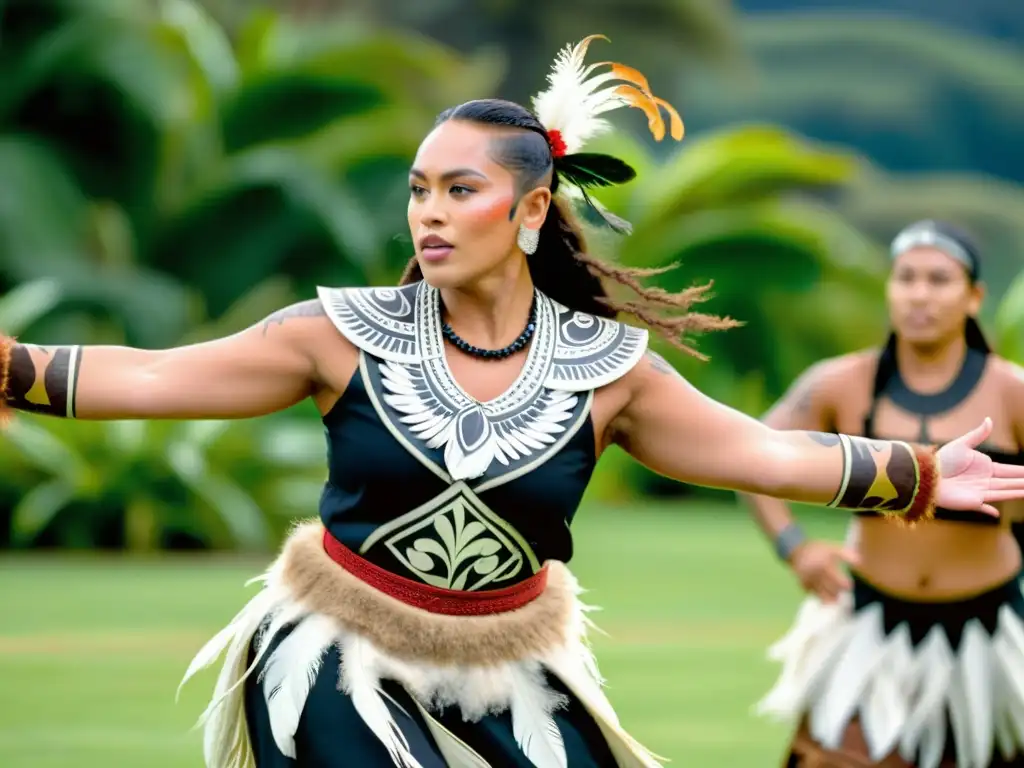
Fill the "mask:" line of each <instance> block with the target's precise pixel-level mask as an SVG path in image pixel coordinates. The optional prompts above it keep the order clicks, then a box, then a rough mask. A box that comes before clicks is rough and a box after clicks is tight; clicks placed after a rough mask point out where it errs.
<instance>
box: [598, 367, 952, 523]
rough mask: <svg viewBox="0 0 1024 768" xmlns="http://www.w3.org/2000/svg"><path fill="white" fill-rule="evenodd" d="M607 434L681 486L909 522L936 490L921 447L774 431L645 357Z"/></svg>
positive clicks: (930, 462)
mask: <svg viewBox="0 0 1024 768" xmlns="http://www.w3.org/2000/svg"><path fill="white" fill-rule="evenodd" d="M631 384H632V390H631V393H630V400H629V402H628V404H627V405H626V407H625V408H624V409H623V411H622V412H621V413H620V414H619V415H618V417H617V418H616V419H615V422H614V423H613V425H612V430H613V438H614V439H615V441H616V442H617V443H619V444H620V445H621V446H622V447H623V448H625V450H627V451H628V452H629V453H630V454H632V455H633V456H634V457H635V458H637V459H638V460H640V461H641V462H643V463H644V464H645V465H647V466H648V467H650V468H651V469H653V470H654V471H656V472H659V473H661V474H663V475H666V476H668V477H671V478H674V479H676V480H680V481H683V482H688V483H693V484H696V485H704V486H709V487H716V488H729V489H732V490H737V491H741V492H745V493H753V494H764V495H768V496H774V497H776V498H780V499H788V500H790V501H801V502H806V503H810V504H818V505H827V506H833V507H843V508H847V509H877V510H880V511H885V512H891V513H894V514H900V515H902V516H905V517H908V518H911V519H913V518H916V517H918V516H920V515H922V514H925V513H927V512H930V511H931V507H932V506H933V500H934V499H933V495H934V490H935V487H936V486H937V484H938V483H937V479H938V478H937V472H936V461H935V458H934V455H933V453H932V452H931V451H929V450H927V449H925V448H920V447H915V446H910V445H908V444H906V443H900V442H892V441H885V440H866V439H864V438H859V437H851V436H848V435H835V434H827V433H823V432H819V431H814V430H798V431H781V430H776V429H772V428H770V427H768V426H767V425H765V424H762V423H761V422H759V421H757V420H756V419H753V418H750V417H748V416H746V415H744V414H742V413H739V412H738V411H735V410H733V409H731V408H729V407H727V406H725V405H722V404H721V403H718V402H715V401H714V400H712V399H710V398H708V397H706V396H704V395H703V394H702V393H701V392H699V391H698V390H697V389H696V388H694V387H693V386H692V385H690V384H689V383H688V382H687V381H685V380H684V379H683V378H682V377H681V376H679V375H678V374H677V373H676V372H675V371H674V370H673V369H672V368H671V366H669V364H668V363H667V362H665V361H664V360H663V359H661V358H660V357H659V356H657V355H655V354H654V353H648V356H647V358H646V359H645V360H643V361H642V362H641V363H640V364H639V365H638V366H637V368H636V369H635V370H634V372H633V374H632V375H631Z"/></svg>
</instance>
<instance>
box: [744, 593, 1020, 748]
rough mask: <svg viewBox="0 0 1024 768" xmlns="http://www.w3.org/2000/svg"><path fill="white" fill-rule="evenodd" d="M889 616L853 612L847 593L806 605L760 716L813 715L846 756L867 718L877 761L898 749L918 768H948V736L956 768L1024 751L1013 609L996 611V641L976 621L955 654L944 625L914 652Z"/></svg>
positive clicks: (814, 732) (779, 653)
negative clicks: (850, 735)
mask: <svg viewBox="0 0 1024 768" xmlns="http://www.w3.org/2000/svg"><path fill="white" fill-rule="evenodd" d="M882 611H883V606H882V604H881V603H879V602H872V603H869V604H867V605H865V606H864V607H862V608H861V609H860V610H857V611H854V610H853V596H852V595H851V594H849V593H847V594H844V595H842V596H841V597H840V599H839V600H838V601H837V602H836V603H832V604H825V603H822V602H821V601H820V600H818V599H817V598H815V597H809V598H807V599H806V600H805V601H804V602H803V604H802V606H801V607H800V610H799V612H798V614H797V617H796V620H795V622H794V624H793V626H792V627H791V629H790V631H789V632H788V633H787V634H786V635H785V636H784V637H783V638H782V639H781V640H779V641H778V642H777V643H776V644H775V645H773V646H772V647H771V648H770V649H769V658H771V659H773V660H774V661H777V662H780V663H781V664H782V672H781V675H780V676H779V678H778V680H777V681H776V684H775V686H774V687H773V688H772V689H771V691H769V693H768V694H767V695H766V696H765V698H764V699H762V700H761V701H760V702H759V704H758V705H757V711H758V712H759V713H760V714H762V715H765V716H768V717H772V718H775V719H781V720H786V721H789V722H794V721H797V720H799V719H801V718H803V717H806V718H807V727H808V729H809V731H810V735H811V737H812V738H813V739H814V740H815V741H816V742H817V743H818V744H819V745H821V746H822V747H824V748H825V749H838V748H839V746H840V744H841V743H842V738H843V734H844V732H845V731H846V729H847V726H848V725H849V724H850V721H851V720H852V719H853V718H854V717H856V718H859V720H860V725H861V729H862V731H863V733H864V736H865V739H866V741H867V744H868V749H869V751H870V758H871V759H872V760H876V761H877V760H881V759H882V758H883V757H885V756H887V755H890V754H892V753H893V751H897V752H898V754H899V755H900V756H901V757H902V758H903V759H904V760H908V761H911V762H912V761H914V760H915V759H916V760H917V762H916V765H917V766H918V768H937V767H938V766H939V765H940V762H941V761H942V757H943V753H944V751H945V749H946V741H947V737H949V736H952V738H953V739H954V741H955V744H956V748H957V757H958V759H957V766H958V768H986V766H988V765H989V763H990V761H991V760H992V759H993V757H994V755H996V754H997V753H999V754H1001V755H1002V757H1003V759H1006V760H1009V759H1011V758H1013V757H1015V756H1016V755H1018V754H1020V753H1022V752H1024V621H1022V620H1021V616H1020V615H1019V614H1018V612H1017V611H1015V610H1014V608H1013V607H1012V606H1011V605H1009V604H1004V605H1002V606H1000V607H999V608H998V618H997V625H996V630H995V632H994V633H992V634H989V632H988V630H987V629H986V628H985V626H983V624H982V622H981V621H979V620H978V619H977V618H971V619H968V620H967V622H966V624H964V627H963V634H962V637H961V640H960V643H959V647H958V648H957V649H955V650H954V648H953V647H952V646H951V645H950V642H949V639H948V637H947V634H946V631H945V630H944V629H943V627H942V626H941V625H938V624H936V625H934V626H932V627H931V628H930V629H929V630H928V631H927V633H926V634H925V636H924V639H923V640H922V641H921V642H919V643H918V644H917V645H916V647H915V646H914V644H913V643H912V642H911V635H910V631H909V628H908V625H907V623H906V622H902V623H899V624H897V625H896V626H895V629H894V630H893V631H891V632H889V633H888V634H886V632H885V629H884V624H883V613H882ZM891 618H893V617H890V619H891ZM890 625H891V622H890ZM947 731H950V732H947Z"/></svg>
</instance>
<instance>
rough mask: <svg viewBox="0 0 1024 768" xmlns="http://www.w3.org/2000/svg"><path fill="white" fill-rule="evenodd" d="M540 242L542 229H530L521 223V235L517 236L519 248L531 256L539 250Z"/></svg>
mask: <svg viewBox="0 0 1024 768" xmlns="http://www.w3.org/2000/svg"><path fill="white" fill-rule="evenodd" d="M538 243H540V230H539V229H530V228H529V227H525V226H523V225H522V224H520V225H519V235H518V236H517V237H516V244H517V245H518V246H519V250H521V251H522V252H523V253H525V254H526V255H527V256H529V255H530V254H532V253H536V252H537V245H538Z"/></svg>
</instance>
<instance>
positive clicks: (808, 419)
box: [740, 362, 835, 557]
mask: <svg viewBox="0 0 1024 768" xmlns="http://www.w3.org/2000/svg"><path fill="white" fill-rule="evenodd" d="M830 372H831V366H830V363H828V362H824V363H819V364H817V365H814V366H812V367H811V368H809V369H807V370H806V371H805V372H804V373H803V374H802V375H801V376H800V377H799V378H798V379H797V380H796V381H795V382H794V383H793V385H792V386H791V387H790V388H789V390H788V391H787V392H786V394H785V395H783V397H782V399H781V400H779V402H778V403H776V404H775V406H774V407H772V409H771V410H770V411H768V413H767V414H765V416H764V417H763V418H762V419H761V421H762V422H763V423H764V424H765V425H767V426H769V427H771V428H772V429H787V430H799V429H803V430H809V431H815V432H831V431H832V430H833V425H834V423H835V412H834V410H833V404H832V402H831V399H830V398H829V392H828V390H827V389H826V388H825V385H826V382H827V379H828V377H829V373H830ZM740 497H741V498H742V499H743V501H744V502H745V503H746V504H747V505H749V506H750V508H751V512H752V514H753V516H754V519H755V520H756V521H757V524H758V526H759V527H760V528H761V530H762V531H763V532H764V535H765V536H766V537H767V538H768V540H769V541H771V542H773V543H776V542H777V540H778V537H779V534H780V533H782V532H783V531H792V530H795V529H794V527H793V526H794V520H793V515H792V512H791V511H790V509H789V505H788V504H787V503H786V502H785V501H782V500H781V499H776V498H774V497H772V496H755V495H751V494H746V493H741V494H740ZM783 544H784V549H790V548H791V547H793V546H795V545H796V544H797V542H796V541H792V542H783ZM779 554H780V555H781V556H783V557H788V553H787V552H785V551H782V552H780V553H779Z"/></svg>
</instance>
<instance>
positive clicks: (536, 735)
mask: <svg viewBox="0 0 1024 768" xmlns="http://www.w3.org/2000/svg"><path fill="white" fill-rule="evenodd" d="M511 685H512V688H511V690H510V691H509V699H510V701H509V714H511V716H512V735H513V736H514V737H515V739H516V743H517V744H519V748H520V749H521V750H522V751H523V754H524V755H526V758H527V759H528V760H529V761H530V762H531V763H533V764H534V765H535V766H537V768H568V765H569V761H568V758H567V757H566V753H565V743H564V742H563V740H562V732H561V731H559V730H558V724H557V723H556V722H555V719H554V717H552V716H551V713H552V712H553V711H554V710H555V709H557V708H559V707H561V706H564V705H565V702H566V699H565V697H564V696H561V695H559V694H557V693H555V692H553V691H551V690H550V689H549V688H548V687H547V686H546V685H545V681H544V678H543V676H542V675H541V667H540V664H531V665H527V664H519V665H516V666H515V667H513V668H512V675H511Z"/></svg>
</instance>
